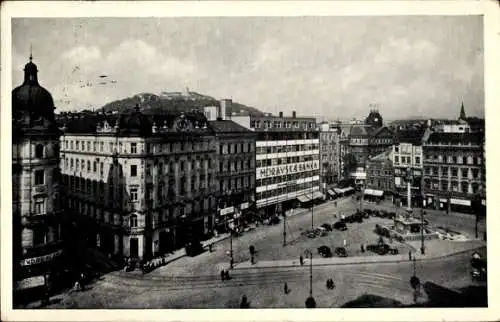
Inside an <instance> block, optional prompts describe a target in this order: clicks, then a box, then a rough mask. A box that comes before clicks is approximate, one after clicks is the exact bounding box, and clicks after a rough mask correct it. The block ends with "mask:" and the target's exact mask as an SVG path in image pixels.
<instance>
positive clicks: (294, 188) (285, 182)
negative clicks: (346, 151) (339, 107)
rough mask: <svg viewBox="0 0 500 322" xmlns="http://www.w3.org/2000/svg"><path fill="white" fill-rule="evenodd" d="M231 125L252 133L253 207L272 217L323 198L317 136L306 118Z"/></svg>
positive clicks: (240, 119)
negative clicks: (253, 148)
mask: <svg viewBox="0 0 500 322" xmlns="http://www.w3.org/2000/svg"><path fill="white" fill-rule="evenodd" d="M231 120H233V121H234V122H236V123H238V124H240V125H242V126H244V127H246V128H248V129H250V130H252V131H255V133H256V134H257V138H256V140H257V141H256V155H255V159H256V175H255V179H256V184H255V189H256V196H255V199H256V207H257V208H258V209H261V210H262V211H263V212H266V213H268V214H274V213H275V211H276V206H277V205H278V204H281V205H282V206H283V207H282V209H284V210H286V209H289V208H291V207H294V206H296V204H297V201H300V202H301V203H308V202H310V201H311V200H316V199H321V198H324V195H323V194H322V193H321V192H320V191H319V174H320V173H319V171H320V165H319V161H320V160H319V132H318V130H317V128H316V120H315V119H314V118H310V117H297V116H296V114H295V112H293V114H292V117H285V116H283V113H282V112H280V113H279V116H273V115H270V114H268V115H265V116H255V115H248V116H232V117H231Z"/></svg>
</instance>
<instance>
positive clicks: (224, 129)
mask: <svg viewBox="0 0 500 322" xmlns="http://www.w3.org/2000/svg"><path fill="white" fill-rule="evenodd" d="M208 125H209V126H210V127H211V128H212V130H213V131H214V132H215V133H241V132H245V133H254V132H253V131H250V130H249V129H247V128H246V127H244V126H241V125H239V124H238V123H236V122H234V121H231V120H217V121H208Z"/></svg>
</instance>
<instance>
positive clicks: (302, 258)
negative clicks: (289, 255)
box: [299, 255, 304, 266]
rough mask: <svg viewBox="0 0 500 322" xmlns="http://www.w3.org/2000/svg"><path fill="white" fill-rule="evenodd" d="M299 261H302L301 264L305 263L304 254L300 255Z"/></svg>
mask: <svg viewBox="0 0 500 322" xmlns="http://www.w3.org/2000/svg"><path fill="white" fill-rule="evenodd" d="M299 262H300V266H302V265H304V257H302V255H300V257H299Z"/></svg>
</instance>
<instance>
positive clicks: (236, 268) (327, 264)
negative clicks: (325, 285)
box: [233, 246, 486, 270]
mask: <svg viewBox="0 0 500 322" xmlns="http://www.w3.org/2000/svg"><path fill="white" fill-rule="evenodd" d="M484 247H486V246H481V247H475V248H472V249H468V250H462V251H459V252H455V253H450V254H446V255H441V256H435V257H427V258H422V257H420V258H416V259H415V261H417V262H424V261H431V260H437V259H444V258H448V257H452V256H455V255H461V254H464V253H469V252H474V251H477V250H479V249H482V248H484ZM405 262H410V261H409V260H387V261H362V262H347V263H322V264H314V263H313V265H312V266H313V267H315V266H316V267H320V266H346V265H358V264H359V265H366V264H394V263H405ZM307 266H309V265H305V264H304V265H303V266H300V265H291V264H287V265H280V266H260V267H239V268H238V266H235V267H234V268H233V270H248V269H269V268H294V267H295V268H298V267H307Z"/></svg>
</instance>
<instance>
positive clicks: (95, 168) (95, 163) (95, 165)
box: [93, 161, 97, 172]
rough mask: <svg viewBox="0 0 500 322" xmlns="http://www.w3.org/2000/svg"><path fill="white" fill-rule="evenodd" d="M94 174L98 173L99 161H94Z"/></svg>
mask: <svg viewBox="0 0 500 322" xmlns="http://www.w3.org/2000/svg"><path fill="white" fill-rule="evenodd" d="M93 170H94V172H97V161H94V169H93Z"/></svg>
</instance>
